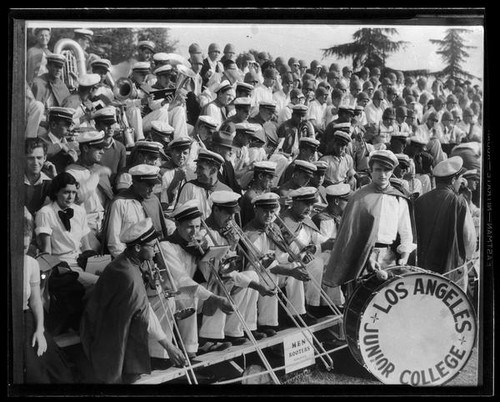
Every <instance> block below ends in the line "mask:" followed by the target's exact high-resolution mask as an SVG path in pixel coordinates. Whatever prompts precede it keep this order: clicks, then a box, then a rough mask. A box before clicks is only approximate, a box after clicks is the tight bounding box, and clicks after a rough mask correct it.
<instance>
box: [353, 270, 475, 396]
mask: <svg viewBox="0 0 500 402" xmlns="http://www.w3.org/2000/svg"><path fill="white" fill-rule="evenodd" d="M389 271H390V270H389ZM396 272H397V275H396V276H395V277H393V278H390V279H388V280H387V281H386V282H385V283H384V285H383V286H381V287H378V288H377V289H376V291H374V292H373V293H372V294H371V296H370V297H369V298H368V300H367V301H366V303H364V308H363V311H361V314H360V316H359V321H358V322H359V325H358V326H357V328H358V334H357V339H356V340H355V342H356V344H355V345H354V344H353V343H354V342H353V340H352V339H351V341H350V342H351V344H350V345H349V347H350V348H351V349H352V348H356V349H357V352H358V353H359V355H360V356H361V357H362V359H363V362H364V365H365V367H366V368H367V369H368V371H370V372H371V373H372V374H373V375H374V376H375V377H377V378H378V379H379V380H380V381H382V382H383V383H384V384H408V385H413V386H432V385H442V384H445V383H447V382H448V381H450V380H451V379H452V378H453V377H454V376H455V375H456V374H457V373H458V372H459V371H460V370H461V369H462V368H463V367H464V365H465V364H466V363H467V360H468V359H469V357H470V354H471V352H472V348H473V347H474V344H475V339H476V318H475V313H474V309H473V307H472V305H471V303H470V301H469V299H468V297H467V295H466V294H465V293H464V292H463V291H462V290H461V289H460V287H458V286H457V285H455V284H454V283H453V282H451V281H449V280H448V279H446V278H444V277H443V276H441V275H437V274H433V273H422V272H418V273H416V272H412V273H407V274H400V273H399V272H398V271H396ZM355 296H356V295H353V298H355ZM352 302H353V301H352V300H350V301H349V303H352ZM357 302H358V304H359V301H357Z"/></svg>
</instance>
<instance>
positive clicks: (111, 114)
mask: <svg viewBox="0 0 500 402" xmlns="http://www.w3.org/2000/svg"><path fill="white" fill-rule="evenodd" d="M92 118H93V119H94V120H95V121H96V122H102V123H104V124H114V123H116V109H115V107H114V106H106V107H103V108H101V109H99V110H98V111H96V112H95V113H94V115H93V116H92Z"/></svg>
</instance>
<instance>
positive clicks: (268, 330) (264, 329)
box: [257, 325, 277, 338]
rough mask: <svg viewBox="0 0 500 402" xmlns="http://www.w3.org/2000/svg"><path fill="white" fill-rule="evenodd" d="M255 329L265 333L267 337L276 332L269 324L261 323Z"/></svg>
mask: <svg viewBox="0 0 500 402" xmlns="http://www.w3.org/2000/svg"><path fill="white" fill-rule="evenodd" d="M257 330H258V331H259V332H262V333H264V334H266V336H267V337H268V338H270V337H271V336H274V335H276V334H277V331H276V330H275V329H274V328H273V327H271V326H269V325H263V326H262V327H259V328H257Z"/></svg>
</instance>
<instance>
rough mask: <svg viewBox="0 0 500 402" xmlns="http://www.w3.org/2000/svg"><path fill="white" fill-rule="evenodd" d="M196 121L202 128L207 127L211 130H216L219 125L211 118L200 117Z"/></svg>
mask: <svg viewBox="0 0 500 402" xmlns="http://www.w3.org/2000/svg"><path fill="white" fill-rule="evenodd" d="M198 120H199V121H200V123H202V124H203V125H204V126H207V127H209V128H211V129H212V130H216V129H217V128H218V127H219V123H218V122H217V120H215V119H214V118H213V117H211V116H205V115H201V116H199V117H198Z"/></svg>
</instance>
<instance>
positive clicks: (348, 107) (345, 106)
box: [339, 105, 354, 115]
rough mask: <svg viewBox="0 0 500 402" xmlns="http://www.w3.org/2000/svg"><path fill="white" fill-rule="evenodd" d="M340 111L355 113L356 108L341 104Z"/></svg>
mask: <svg viewBox="0 0 500 402" xmlns="http://www.w3.org/2000/svg"><path fill="white" fill-rule="evenodd" d="M340 112H343V113H352V114H353V115H354V108H352V107H350V106H347V105H343V106H339V113H340Z"/></svg>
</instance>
